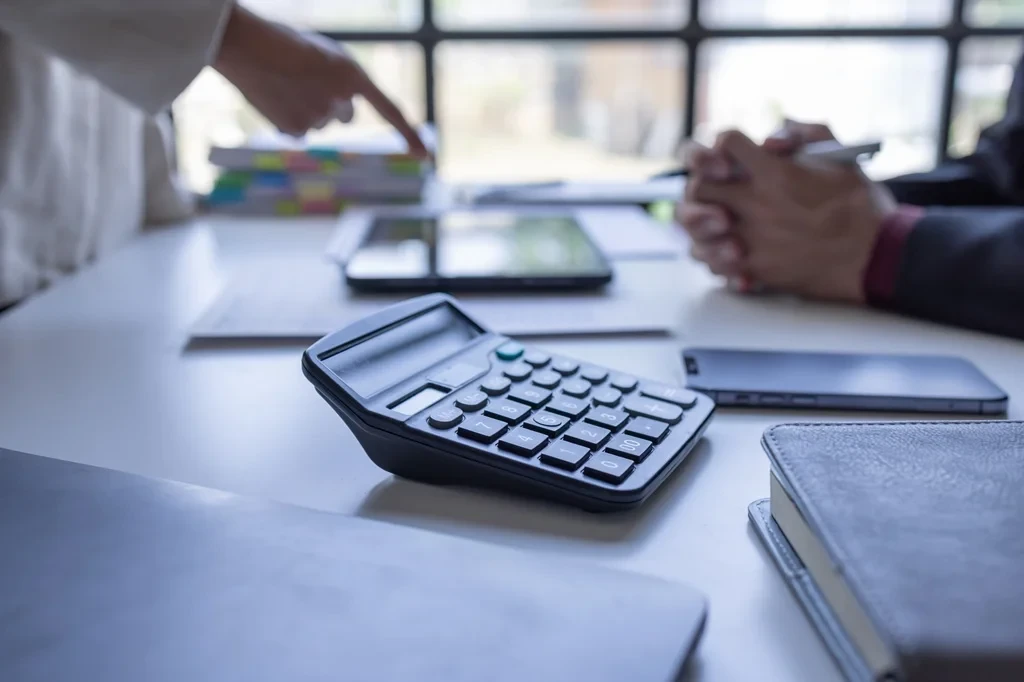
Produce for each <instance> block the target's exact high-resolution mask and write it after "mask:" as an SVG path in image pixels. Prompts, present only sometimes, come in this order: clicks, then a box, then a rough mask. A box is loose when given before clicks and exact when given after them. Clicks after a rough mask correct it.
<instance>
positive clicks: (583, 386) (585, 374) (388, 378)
mask: <svg viewBox="0 0 1024 682" xmlns="http://www.w3.org/2000/svg"><path fill="white" fill-rule="evenodd" d="M302 369H303V372H304V373H305V375H306V377H307V378H308V379H309V380H310V381H311V382H312V383H313V385H314V386H315V387H316V390H317V391H318V392H319V393H320V395H321V396H322V397H323V398H324V399H325V400H326V401H327V402H328V403H329V404H330V405H331V406H332V407H333V408H334V409H335V411H337V413H338V414H339V415H340V416H341V418H342V419H343V420H344V421H345V423H346V424H347V425H348V426H349V428H350V429H351V430H352V432H353V433H354V434H355V436H356V438H357V439H358V440H359V442H360V444H361V445H362V446H363V448H364V449H365V450H366V454H367V455H368V456H369V457H370V459H372V460H373V461H374V462H375V463H376V464H377V465H378V466H380V467H381V468H382V469H385V470H386V471H389V472H391V473H393V474H395V475H397V476H402V477H405V478H410V479H415V480H419V481H426V482H431V483H441V484H458V485H467V486H474V487H492V488H499V489H502V490H507V491H510V492H514V493H519V494H526V495H532V496H536V497H541V498H545V499H548V500H554V501H556V502H560V503H563V504H568V505H572V506H576V507H580V508H582V509H586V510H589V511H615V510H622V509H629V508H631V507H635V506H637V505H639V504H640V503H642V502H643V501H644V500H645V499H647V497H649V496H650V495H651V493H653V492H654V491H655V489H657V487H658V486H659V485H661V483H663V482H664V481H665V479H666V478H667V477H668V476H669V475H670V474H671V473H672V471H673V470H674V469H675V468H676V467H677V466H678V465H679V463H680V462H682V461H683V459H684V458H685V457H686V455H687V454H688V453H689V452H690V450H691V449H692V448H693V447H694V445H695V444H696V443H697V441H698V440H699V439H700V436H701V434H702V433H703V432H704V429H705V428H706V427H707V424H708V422H709V420H710V419H711V415H712V413H713V412H714V408H715V406H714V403H713V402H712V400H711V399H710V398H708V397H707V396H705V395H703V394H700V393H696V392H693V391H690V390H687V389H685V388H681V387H679V386H675V385H671V384H668V383H662V382H656V381H647V380H645V379H638V378H637V377H633V376H629V375H627V374H622V373H619V372H614V371H611V370H609V369H606V368H604V367H599V366H597V365H593V364H588V363H584V362H580V361H578V360H574V359H572V358H567V357H562V356H559V355H553V354H550V353H547V352H545V351H543V350H541V349H539V348H532V347H528V346H524V345H523V344H521V343H519V342H517V341H514V340H511V339H509V338H507V337H504V336H502V335H500V334H495V333H493V332H490V331H488V330H487V329H485V328H484V327H483V326H482V325H480V324H479V323H477V322H476V321H474V320H473V319H472V318H471V317H470V316H469V315H468V314H467V313H466V312H465V311H464V310H463V309H462V308H461V307H460V306H459V304H458V302H457V301H456V300H454V299H453V298H451V297H450V296H447V295H445V294H431V295H428V296H422V297H419V298H415V299H411V300H409V301H405V302H403V303H399V304H397V305H394V306H391V307H389V308H386V309H384V310H382V311H380V312H378V313H376V314H374V315H372V316H370V317H367V318H365V319H363V320H360V321H359V322H356V323H354V324H352V325H350V326H348V327H346V328H344V329H342V330H340V331H338V332H335V333H333V334H330V335H328V336H326V337H324V338H323V339H321V340H320V341H318V342H317V343H315V344H313V345H312V346H311V347H310V348H308V349H307V350H306V352H305V353H304V354H303V357H302Z"/></svg>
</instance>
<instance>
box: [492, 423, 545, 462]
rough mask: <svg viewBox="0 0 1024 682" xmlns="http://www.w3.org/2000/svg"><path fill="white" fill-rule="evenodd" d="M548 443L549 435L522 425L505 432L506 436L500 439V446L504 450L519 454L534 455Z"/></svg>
mask: <svg viewBox="0 0 1024 682" xmlns="http://www.w3.org/2000/svg"><path fill="white" fill-rule="evenodd" d="M547 443H548V437H547V436H545V435H544V434H542V433H537V432H536V431H530V430H529V429H524V428H523V427H521V426H520V427H519V428H517V429H515V430H514V431H512V432H511V433H507V434H505V436H504V437H502V439H501V440H499V441H498V447H499V448H501V449H502V450H508V451H509V452H514V453H515V454H517V455H523V456H524V457H533V456H534V455H536V454H537V453H538V452H540V451H541V450H542V449H543V448H544V446H545V445H547Z"/></svg>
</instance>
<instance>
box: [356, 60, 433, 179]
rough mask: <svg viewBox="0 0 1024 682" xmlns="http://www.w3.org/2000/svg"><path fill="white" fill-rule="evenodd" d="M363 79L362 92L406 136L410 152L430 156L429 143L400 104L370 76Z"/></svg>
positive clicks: (423, 157) (420, 155)
mask: <svg viewBox="0 0 1024 682" xmlns="http://www.w3.org/2000/svg"><path fill="white" fill-rule="evenodd" d="M362 80H363V88H362V91H361V92H360V94H361V95H362V96H363V97H365V98H366V101H367V102H369V103H370V106H372V107H373V108H374V109H376V110H377V113H379V114H380V115H381V116H383V117H384V120H385V121H387V122H388V123H390V124H391V125H392V126H394V127H395V130H397V131H398V132H399V133H400V134H401V135H402V137H404V138H405V141H406V142H408V143H409V153H410V154H412V155H413V156H418V157H420V158H421V159H426V158H428V157H429V156H430V152H429V151H428V150H427V145H425V144H424V143H423V140H422V139H421V138H420V135H419V133H417V132H416V129H415V128H413V127H412V125H411V124H410V123H409V121H407V120H406V118H405V114H403V113H402V110H401V109H399V108H398V105H397V104H395V103H394V102H392V101H391V99H390V98H389V97H388V96H387V95H385V94H384V93H383V92H381V90H380V88H378V87H377V86H376V85H374V83H373V81H371V80H370V78H369V76H364V77H363V79H362Z"/></svg>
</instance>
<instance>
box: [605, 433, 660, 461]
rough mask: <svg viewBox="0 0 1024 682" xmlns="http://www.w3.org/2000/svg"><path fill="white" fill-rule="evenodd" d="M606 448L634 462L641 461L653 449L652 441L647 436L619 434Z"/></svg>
mask: <svg viewBox="0 0 1024 682" xmlns="http://www.w3.org/2000/svg"><path fill="white" fill-rule="evenodd" d="M605 450H607V451H608V452H610V453H612V454H613V455H618V456H619V457H625V458H626V459H631V460H633V461H634V462H639V461H640V460H642V459H643V458H644V457H646V456H647V453H648V452H650V451H651V441H649V440H647V439H645V438H637V437H636V436H626V435H623V434H621V433H620V434H619V435H617V436H615V437H614V438H612V439H611V441H609V442H608V445H607V446H605Z"/></svg>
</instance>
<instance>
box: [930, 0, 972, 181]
mask: <svg viewBox="0 0 1024 682" xmlns="http://www.w3.org/2000/svg"><path fill="white" fill-rule="evenodd" d="M966 4H967V3H966V0H953V21H952V26H951V29H952V30H951V31H950V32H949V36H948V37H947V48H948V49H947V53H946V71H945V73H944V74H943V76H944V78H943V81H942V104H941V108H940V109H939V112H940V115H939V140H938V146H939V148H938V156H937V157H936V158H937V159H939V160H940V161H941V160H943V159H946V158H948V156H949V128H950V126H952V124H953V105H954V99H955V98H956V73H957V70H958V68H959V66H960V48H961V46H962V45H963V37H964V36H965V35H967V34H968V28H967V24H966V22H965V21H964V7H965V6H966Z"/></svg>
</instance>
